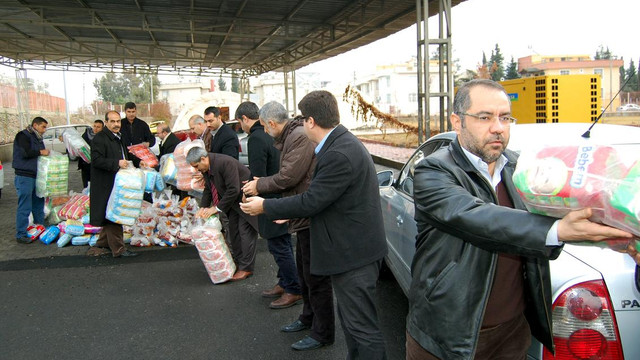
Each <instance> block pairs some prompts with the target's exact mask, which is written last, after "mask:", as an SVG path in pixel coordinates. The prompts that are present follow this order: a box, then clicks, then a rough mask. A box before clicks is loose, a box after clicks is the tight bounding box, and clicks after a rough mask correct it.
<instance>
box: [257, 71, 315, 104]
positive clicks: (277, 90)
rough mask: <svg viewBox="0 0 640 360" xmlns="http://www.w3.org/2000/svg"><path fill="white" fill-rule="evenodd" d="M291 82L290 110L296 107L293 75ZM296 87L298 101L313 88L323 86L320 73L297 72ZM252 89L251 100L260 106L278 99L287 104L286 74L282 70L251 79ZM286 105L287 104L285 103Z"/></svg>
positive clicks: (289, 80) (289, 78)
mask: <svg viewBox="0 0 640 360" xmlns="http://www.w3.org/2000/svg"><path fill="white" fill-rule="evenodd" d="M287 80H288V83H289V97H288V100H289V111H291V112H293V111H294V109H295V105H296V104H294V97H293V91H294V90H293V79H292V77H291V76H288V78H287ZM295 81H296V89H295V101H296V102H298V101H300V99H302V98H303V97H304V96H305V95H307V94H308V93H310V92H311V91H313V90H318V89H321V88H322V83H321V81H320V80H319V74H316V73H304V72H296V74H295ZM251 89H252V90H253V94H252V96H251V100H252V101H254V102H255V103H256V104H258V106H262V105H264V104H266V103H268V102H269V101H277V102H279V103H281V104H283V105H285V104H286V100H287V97H286V96H285V89H284V74H283V73H281V72H268V73H264V74H262V75H260V76H257V77H255V78H252V79H251ZM285 106H286V105H285Z"/></svg>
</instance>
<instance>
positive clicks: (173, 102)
mask: <svg viewBox="0 0 640 360" xmlns="http://www.w3.org/2000/svg"><path fill="white" fill-rule="evenodd" d="M179 79H180V81H179V82H177V83H171V84H164V83H163V84H161V85H160V86H159V87H158V97H159V98H160V99H162V100H166V101H167V103H168V104H169V109H170V110H171V115H172V116H173V119H172V120H175V119H176V117H177V115H178V114H180V112H182V110H183V109H184V108H185V106H187V105H188V104H190V103H191V102H193V101H194V100H196V99H199V98H200V97H201V96H202V95H204V94H207V93H209V92H212V91H214V89H216V88H217V86H218V84H217V80H216V79H214V78H200V77H189V78H179Z"/></svg>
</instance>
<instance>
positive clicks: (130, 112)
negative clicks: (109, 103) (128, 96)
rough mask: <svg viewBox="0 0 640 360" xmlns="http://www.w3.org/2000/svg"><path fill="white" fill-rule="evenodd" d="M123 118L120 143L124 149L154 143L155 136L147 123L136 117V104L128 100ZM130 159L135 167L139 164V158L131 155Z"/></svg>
mask: <svg viewBox="0 0 640 360" xmlns="http://www.w3.org/2000/svg"><path fill="white" fill-rule="evenodd" d="M124 111H125V115H126V116H125V118H124V119H122V126H121V129H120V131H121V132H122V143H123V144H124V146H125V149H126V148H127V147H129V146H131V145H137V144H145V145H146V146H147V147H148V148H151V147H153V145H155V144H156V138H155V136H153V134H152V133H151V130H150V129H149V125H147V123H146V122H144V121H142V120H140V119H138V117H136V114H137V110H136V104H135V103H132V102H128V103H126V104H125V105H124ZM131 161H132V162H133V165H134V166H135V167H138V166H139V165H140V159H138V158H137V157H135V156H134V155H131Z"/></svg>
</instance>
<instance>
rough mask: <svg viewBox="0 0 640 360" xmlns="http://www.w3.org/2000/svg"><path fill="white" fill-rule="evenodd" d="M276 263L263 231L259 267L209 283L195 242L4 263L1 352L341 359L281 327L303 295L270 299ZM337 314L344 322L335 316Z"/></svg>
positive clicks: (382, 296)
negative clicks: (120, 254) (286, 304)
mask: <svg viewBox="0 0 640 360" xmlns="http://www.w3.org/2000/svg"><path fill="white" fill-rule="evenodd" d="M275 272H276V268H275V264H274V262H273V259H272V258H271V255H270V254H269V253H268V251H267V249H266V244H265V242H264V241H262V240H261V241H260V246H259V252H258V256H257V261H256V272H255V275H254V276H253V277H251V278H249V279H247V280H245V281H242V282H238V283H227V284H222V285H213V284H212V283H211V282H210V280H209V278H208V277H207V275H206V271H205V269H204V267H203V265H202V263H201V261H200V259H199V258H198V255H197V252H196V250H195V249H194V248H192V247H183V248H178V249H170V250H166V251H153V252H147V253H145V254H143V255H142V256H139V257H137V258H134V259H111V258H98V259H96V258H88V257H84V256H67V257H60V258H55V257H54V258H44V259H37V260H16V261H5V262H2V263H0V284H2V294H1V295H0V319H2V326H1V328H0V349H1V350H0V352H1V355H0V358H3V359H15V360H18V359H89V358H91V359H134V358H135V359H282V358H285V359H308V358H312V359H344V357H345V355H346V348H345V342H344V336H343V334H342V329H341V327H340V326H339V325H337V326H336V342H335V343H334V344H333V345H332V346H328V347H325V348H321V349H318V350H314V351H312V352H296V351H294V350H291V349H290V348H289V346H290V344H292V343H293V342H295V341H297V340H299V339H301V338H302V337H303V336H304V335H306V333H307V332H306V331H305V332H300V333H294V334H285V333H282V332H280V331H279V328H280V326H282V325H285V324H288V323H290V322H292V321H293V320H295V319H296V318H297V316H298V314H299V312H300V311H301V309H302V306H301V305H297V306H294V307H292V308H289V309H282V310H272V309H269V308H268V304H269V301H270V300H269V299H264V298H262V297H261V296H260V292H261V291H262V290H263V289H266V288H269V287H271V286H273V284H274V283H275ZM378 306H379V314H380V319H381V323H382V329H383V332H384V335H385V338H386V342H387V348H388V355H389V359H403V358H404V340H405V335H404V328H405V326H404V324H405V317H406V313H407V300H406V298H405V296H404V294H403V293H402V291H401V290H400V288H399V287H398V285H397V283H396V282H395V279H393V276H392V275H389V274H383V275H382V276H381V279H380V281H379V285H378ZM336 323H337V324H339V321H337V317H336Z"/></svg>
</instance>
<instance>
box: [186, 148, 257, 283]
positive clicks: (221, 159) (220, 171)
mask: <svg viewBox="0 0 640 360" xmlns="http://www.w3.org/2000/svg"><path fill="white" fill-rule="evenodd" d="M187 162H188V163H189V164H190V165H191V166H192V167H194V168H195V169H197V170H198V171H200V172H201V173H202V174H203V175H204V179H205V186H204V193H203V194H202V199H201V200H200V210H198V213H197V214H196V216H198V217H201V218H205V219H206V218H208V217H210V216H211V215H213V214H216V213H218V212H223V213H225V214H226V215H227V217H228V218H229V231H228V232H227V235H226V236H225V237H226V238H227V242H228V243H229V245H230V246H231V254H232V255H233V261H234V262H235V264H236V267H237V271H236V273H235V274H234V275H233V277H232V278H231V281H240V280H244V279H246V278H248V277H249V276H251V275H253V269H254V265H255V259H256V240H257V239H258V219H257V218H256V217H255V216H249V215H247V214H245V213H243V212H242V211H240V206H239V205H238V204H239V203H240V201H242V191H241V188H242V182H243V181H247V180H249V178H250V177H251V173H250V172H249V169H247V167H246V166H244V165H242V164H240V161H238V160H236V159H234V158H232V157H230V156H227V155H224V154H213V153H207V151H206V150H205V149H203V148H201V147H197V146H196V147H193V148H192V149H191V150H189V152H188V153H187ZM213 186H215V188H216V190H217V192H216V194H215V196H216V197H217V200H218V201H217V204H216V205H214V204H215V202H214V194H213V192H212V191H211V190H212V187H213Z"/></svg>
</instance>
